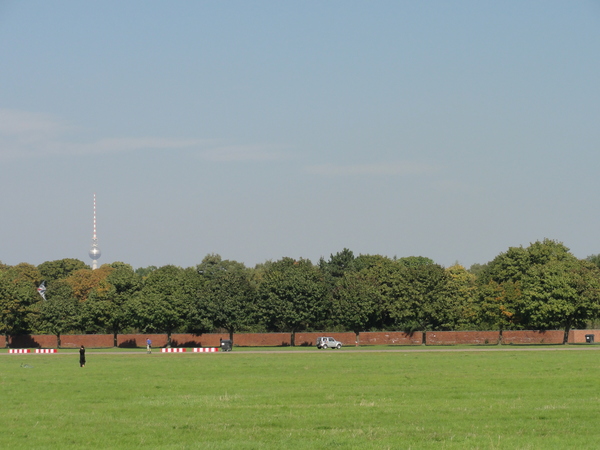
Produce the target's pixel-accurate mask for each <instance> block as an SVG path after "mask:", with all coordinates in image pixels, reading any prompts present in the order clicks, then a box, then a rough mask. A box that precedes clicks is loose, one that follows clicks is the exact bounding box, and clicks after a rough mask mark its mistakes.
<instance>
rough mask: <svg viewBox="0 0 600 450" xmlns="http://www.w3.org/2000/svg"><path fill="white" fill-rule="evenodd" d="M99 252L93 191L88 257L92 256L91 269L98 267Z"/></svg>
mask: <svg viewBox="0 0 600 450" xmlns="http://www.w3.org/2000/svg"><path fill="white" fill-rule="evenodd" d="M101 254H102V253H100V249H99V248H98V237H97V236H96V193H94V234H93V236H92V248H90V251H89V255H90V258H92V269H97V268H98V258H100V255H101Z"/></svg>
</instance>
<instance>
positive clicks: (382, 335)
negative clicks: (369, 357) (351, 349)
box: [358, 331, 423, 345]
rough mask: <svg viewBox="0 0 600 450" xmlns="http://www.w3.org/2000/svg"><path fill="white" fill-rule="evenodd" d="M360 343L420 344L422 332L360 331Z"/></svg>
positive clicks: (421, 342)
mask: <svg viewBox="0 0 600 450" xmlns="http://www.w3.org/2000/svg"><path fill="white" fill-rule="evenodd" d="M358 342H359V344H360V345H422V344H423V333H422V332H420V331H419V332H417V333H403V332H401V331H378V332H365V333H360V334H359V337H358Z"/></svg>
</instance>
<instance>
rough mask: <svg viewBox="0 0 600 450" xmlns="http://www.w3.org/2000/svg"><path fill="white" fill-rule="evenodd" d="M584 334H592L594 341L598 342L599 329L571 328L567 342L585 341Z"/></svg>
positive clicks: (599, 339) (577, 342)
mask: <svg viewBox="0 0 600 450" xmlns="http://www.w3.org/2000/svg"><path fill="white" fill-rule="evenodd" d="M586 334H593V335H594V342H596V343H598V342H600V330H571V331H569V344H583V343H585V342H586V340H585V335H586Z"/></svg>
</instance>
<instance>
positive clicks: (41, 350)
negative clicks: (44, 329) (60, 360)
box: [35, 348, 57, 353]
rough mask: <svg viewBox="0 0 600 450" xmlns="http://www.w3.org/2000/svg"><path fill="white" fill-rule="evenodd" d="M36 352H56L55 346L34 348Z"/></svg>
mask: <svg viewBox="0 0 600 450" xmlns="http://www.w3.org/2000/svg"><path fill="white" fill-rule="evenodd" d="M35 352H36V353H56V352H57V350H56V349H55V348H36V349H35Z"/></svg>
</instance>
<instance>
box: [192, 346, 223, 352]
mask: <svg viewBox="0 0 600 450" xmlns="http://www.w3.org/2000/svg"><path fill="white" fill-rule="evenodd" d="M218 351H219V348H218V347H202V348H195V349H194V353H213V352H218Z"/></svg>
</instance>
